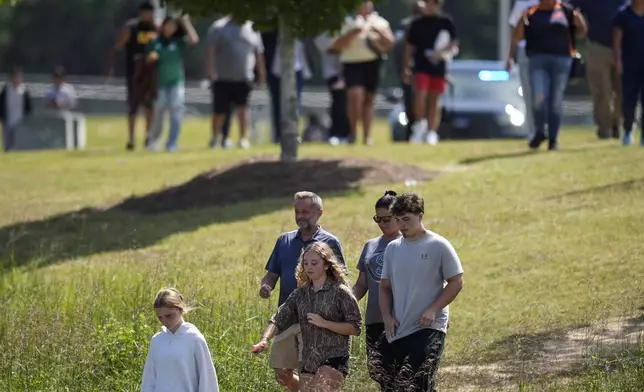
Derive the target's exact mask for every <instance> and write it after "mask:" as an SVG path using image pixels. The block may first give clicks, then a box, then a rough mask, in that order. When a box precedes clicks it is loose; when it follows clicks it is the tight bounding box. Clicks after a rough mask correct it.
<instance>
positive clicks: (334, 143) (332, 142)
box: [329, 136, 340, 146]
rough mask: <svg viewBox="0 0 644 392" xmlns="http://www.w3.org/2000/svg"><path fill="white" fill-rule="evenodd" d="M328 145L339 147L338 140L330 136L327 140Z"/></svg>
mask: <svg viewBox="0 0 644 392" xmlns="http://www.w3.org/2000/svg"><path fill="white" fill-rule="evenodd" d="M329 144H330V145H332V146H338V145H340V138H337V137H335V136H332V137H330V138H329Z"/></svg>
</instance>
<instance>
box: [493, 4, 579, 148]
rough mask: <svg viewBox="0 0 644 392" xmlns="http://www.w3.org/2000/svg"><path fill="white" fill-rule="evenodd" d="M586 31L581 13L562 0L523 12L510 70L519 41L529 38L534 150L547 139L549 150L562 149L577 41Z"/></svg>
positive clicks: (507, 67) (510, 57) (510, 56)
mask: <svg viewBox="0 0 644 392" xmlns="http://www.w3.org/2000/svg"><path fill="white" fill-rule="evenodd" d="M586 31H587V28H586V22H585V20H584V18H583V16H582V15H581V13H580V12H579V11H577V10H573V9H572V8H571V7H569V6H567V5H564V4H561V3H560V2H559V1H558V0H541V1H540V2H539V4H538V5H535V6H534V7H531V8H529V9H528V10H527V11H526V12H525V13H524V14H523V17H522V22H520V23H518V24H517V26H516V27H515V29H514V34H513V37H512V42H511V44H510V53H509V55H508V60H507V63H506V69H507V70H510V69H512V67H513V65H514V57H515V55H516V50H517V44H518V43H519V41H521V40H522V39H524V38H525V41H526V52H527V54H528V58H529V59H530V66H529V71H530V86H531V88H532V97H533V100H532V102H533V108H532V110H533V113H534V122H535V126H534V129H535V134H534V135H533V136H532V138H531V139H530V143H529V146H530V148H532V149H537V148H539V146H540V145H541V143H543V142H544V141H545V140H546V139H547V140H548V149H549V150H556V149H558V143H557V137H558V135H559V128H560V126H561V118H562V114H563V99H564V94H565V91H566V86H567V85H568V80H569V78H570V72H571V67H572V61H573V60H572V56H573V54H574V53H575V49H574V48H575V41H574V40H575V38H576V37H580V36H584V35H586ZM546 125H547V126H548V136H546Z"/></svg>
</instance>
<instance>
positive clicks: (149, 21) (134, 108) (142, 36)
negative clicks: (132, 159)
mask: <svg viewBox="0 0 644 392" xmlns="http://www.w3.org/2000/svg"><path fill="white" fill-rule="evenodd" d="M157 35H158V26H157V23H156V22H155V20H154V4H152V2H150V1H145V2H143V3H141V5H140V6H139V17H138V18H135V19H132V20H129V21H127V22H126V24H125V26H123V28H122V29H121V32H120V35H119V38H118V40H117V42H116V46H115V47H114V50H113V52H112V56H110V66H109V70H108V78H109V77H111V76H112V75H113V73H114V60H115V57H116V55H117V54H118V53H119V52H120V51H121V50H123V49H125V79H126V80H127V104H128V142H127V146H126V148H127V149H128V150H133V149H134V145H135V142H134V127H135V123H136V115H137V112H138V110H139V107H140V106H143V107H144V108H145V121H146V126H145V134H146V145H147V144H148V132H149V131H150V125H151V123H152V117H153V116H154V110H153V108H154V101H155V99H156V94H155V85H154V83H150V80H151V79H154V78H156V75H155V74H154V73H153V70H151V69H149V68H150V67H146V63H145V61H143V60H144V57H145V56H144V55H145V50H146V46H147V45H148V43H150V41H152V39H154V38H156V37H157ZM141 90H144V91H141Z"/></svg>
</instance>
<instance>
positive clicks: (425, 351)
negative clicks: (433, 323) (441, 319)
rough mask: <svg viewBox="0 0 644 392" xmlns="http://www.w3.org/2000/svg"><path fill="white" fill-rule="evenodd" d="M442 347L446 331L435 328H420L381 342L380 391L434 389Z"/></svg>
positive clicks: (423, 390)
mask: <svg viewBox="0 0 644 392" xmlns="http://www.w3.org/2000/svg"><path fill="white" fill-rule="evenodd" d="M383 340H385V341H386V338H383ZM444 347H445V333H443V332H441V331H437V330H435V329H421V330H420V331H418V332H414V333H413V334H411V335H409V336H405V337H404V338H400V339H398V340H395V341H393V342H392V343H389V344H387V345H382V346H381V347H380V351H381V353H382V367H383V370H384V378H383V380H382V384H381V385H382V392H435V391H436V385H435V384H436V372H437V370H438V364H439V362H440V359H441V356H442V355H443V349H444Z"/></svg>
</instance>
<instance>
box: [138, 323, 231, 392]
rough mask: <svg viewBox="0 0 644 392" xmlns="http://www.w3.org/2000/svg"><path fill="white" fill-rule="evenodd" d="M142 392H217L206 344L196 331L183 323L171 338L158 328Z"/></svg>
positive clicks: (145, 371)
mask: <svg viewBox="0 0 644 392" xmlns="http://www.w3.org/2000/svg"><path fill="white" fill-rule="evenodd" d="M141 391H142V392H219V385H218V382H217V373H216V371H215V366H214V365H213V363H212V357H211V356H210V350H208V344H207V343H206V339H205V338H204V336H203V335H202V334H201V332H199V330H198V329H197V327H195V326H194V325H192V324H190V323H186V322H184V323H183V324H181V326H180V327H179V329H177V332H176V333H174V334H173V333H172V332H170V331H169V330H168V329H167V328H166V327H161V332H158V333H157V334H155V335H154V336H153V337H152V341H151V342H150V348H149V350H148V356H147V359H146V361H145V367H144V369H143V381H142V382H141Z"/></svg>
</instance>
